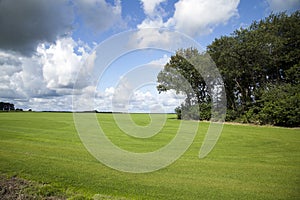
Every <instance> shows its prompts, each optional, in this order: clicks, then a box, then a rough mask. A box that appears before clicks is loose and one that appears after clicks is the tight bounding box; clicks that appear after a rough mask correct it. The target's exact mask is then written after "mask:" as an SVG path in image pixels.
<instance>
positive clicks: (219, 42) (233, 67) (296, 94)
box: [157, 11, 300, 127]
mask: <svg viewBox="0 0 300 200" xmlns="http://www.w3.org/2000/svg"><path fill="white" fill-rule="evenodd" d="M196 54H198V57H199V56H200V57H202V60H205V59H206V57H207V56H206V55H208V54H209V55H210V57H211V59H212V60H213V61H214V62H215V64H216V66H217V67H218V70H219V71H220V73H221V75H222V78H223V81H224V85H225V90H226V96H227V115H226V120H227V121H239V122H245V123H257V124H271V125H279V126H289V127H294V126H300V11H296V12H294V13H292V14H291V15H287V14H286V13H279V14H271V15H270V16H268V17H267V18H265V19H264V20H261V21H258V22H257V21H254V22H253V23H252V24H251V25H250V26H249V27H248V28H240V29H238V30H236V31H234V32H233V33H232V34H231V35H230V36H222V37H221V38H218V39H215V40H214V41H213V42H212V44H210V45H209V46H208V47H207V51H206V52H204V53H199V52H198V51H197V50H196V49H193V48H190V49H184V50H182V49H181V50H178V52H177V53H176V55H174V56H172V57H171V59H170V61H169V62H168V63H167V64H166V65H165V66H164V69H163V70H162V71H161V72H160V73H159V75H158V83H159V85H158V87H157V89H158V91H159V92H164V91H167V90H170V89H175V88H177V92H183V93H184V94H186V100H185V102H184V103H183V104H182V105H181V106H179V107H177V108H176V110H175V111H176V113H177V116H178V118H190V119H200V120H203V119H206V120H208V119H209V118H210V116H211V113H210V108H211V106H210V105H211V97H210V93H209V92H208V88H207V85H206V83H205V81H204V79H203V77H201V75H200V74H199V72H197V70H195V69H194V68H193V66H192V65H191V63H189V62H187V60H186V59H185V58H188V57H191V56H193V55H196ZM204 63H205V62H204ZM178 74H181V75H182V76H183V77H185V79H186V80H188V82H189V84H190V85H191V88H192V89H193V90H194V94H193V95H194V96H189V94H191V93H190V92H189V91H187V90H186V88H183V87H181V86H180V85H182V84H181V83H180V79H178V78H176V77H178ZM175 90H176V89H175ZM195 105H197V106H196V107H195ZM182 111H185V112H184V113H188V114H186V116H182V113H183V112H182ZM195 113H196V114H195ZM198 113H200V114H198Z"/></svg>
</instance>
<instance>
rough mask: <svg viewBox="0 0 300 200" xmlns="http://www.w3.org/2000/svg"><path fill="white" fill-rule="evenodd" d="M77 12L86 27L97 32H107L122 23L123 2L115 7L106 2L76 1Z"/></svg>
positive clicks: (102, 0)
mask: <svg viewBox="0 0 300 200" xmlns="http://www.w3.org/2000/svg"><path fill="white" fill-rule="evenodd" d="M75 4H76V5H77V11H78V13H79V15H80V16H81V17H82V19H83V20H84V22H85V24H86V26H87V27H88V28H90V29H91V30H93V31H95V32H100V31H105V30H107V29H108V28H111V27H112V26H114V25H116V24H120V23H122V16H121V13H122V7H121V1H120V0H117V1H115V5H111V4H108V3H107V2H106V1H105V0H75Z"/></svg>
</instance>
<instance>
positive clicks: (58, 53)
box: [0, 38, 89, 110]
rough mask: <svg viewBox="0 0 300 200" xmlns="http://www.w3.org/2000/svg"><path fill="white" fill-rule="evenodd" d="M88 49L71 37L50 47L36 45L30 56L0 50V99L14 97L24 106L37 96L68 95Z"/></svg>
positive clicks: (11, 99) (9, 99)
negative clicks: (34, 51)
mask: <svg viewBox="0 0 300 200" xmlns="http://www.w3.org/2000/svg"><path fill="white" fill-rule="evenodd" d="M88 51H89V49H88V48H87V47H86V45H85V44H84V43H82V42H81V41H78V42H76V41H74V40H73V39H72V38H61V39H58V40H57V41H56V42H55V43H53V44H51V45H50V46H49V45H47V44H44V43H43V44H40V45H39V46H38V48H37V52H36V53H35V54H33V55H31V56H30V57H29V56H24V55H22V54H18V53H14V52H6V51H2V50H0V60H1V62H0V68H1V72H0V83H1V84H0V85H1V86H0V96H1V98H2V100H4V99H7V100H8V101H14V100H18V102H19V103H20V104H22V105H23V104H25V102H26V103H28V105H30V104H33V103H34V102H36V103H39V101H38V99H45V101H48V100H49V102H54V101H55V99H59V100H60V101H62V99H63V96H66V95H70V94H72V90H73V84H74V81H75V78H76V74H77V71H78V70H79V68H80V66H81V63H83V62H84V60H85V56H86V54H87V52H88ZM76 52H77V53H76ZM86 86H87V85H85V87H86ZM49 98H53V99H51V100H50V99H49ZM33 99H35V100H33ZM40 101H42V100H40ZM43 102H44V100H43ZM66 104H71V102H67V103H66ZM39 106H40V109H39V110H47V109H48V107H47V106H46V104H39ZM32 107H33V106H32ZM35 108H36V106H35ZM61 108H62V109H65V108H64V107H61ZM51 110H53V109H51Z"/></svg>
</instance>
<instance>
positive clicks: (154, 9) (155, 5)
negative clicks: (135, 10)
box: [141, 0, 166, 17]
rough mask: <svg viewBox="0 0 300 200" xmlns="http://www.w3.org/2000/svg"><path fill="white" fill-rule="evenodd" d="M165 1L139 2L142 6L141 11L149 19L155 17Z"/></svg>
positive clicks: (149, 0) (144, 0) (143, 0)
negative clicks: (142, 10)
mask: <svg viewBox="0 0 300 200" xmlns="http://www.w3.org/2000/svg"><path fill="white" fill-rule="evenodd" d="M165 1H166V0H141V2H142V4H143V9H144V12H145V14H146V15H148V16H149V17H155V16H156V15H158V14H159V13H161V12H162V11H163V10H162V8H161V7H159V5H160V4H161V3H162V2H165Z"/></svg>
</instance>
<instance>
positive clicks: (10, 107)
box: [0, 102, 23, 111]
mask: <svg viewBox="0 0 300 200" xmlns="http://www.w3.org/2000/svg"><path fill="white" fill-rule="evenodd" d="M0 111H23V109H22V108H15V105H14V104H12V103H7V102H0Z"/></svg>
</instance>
